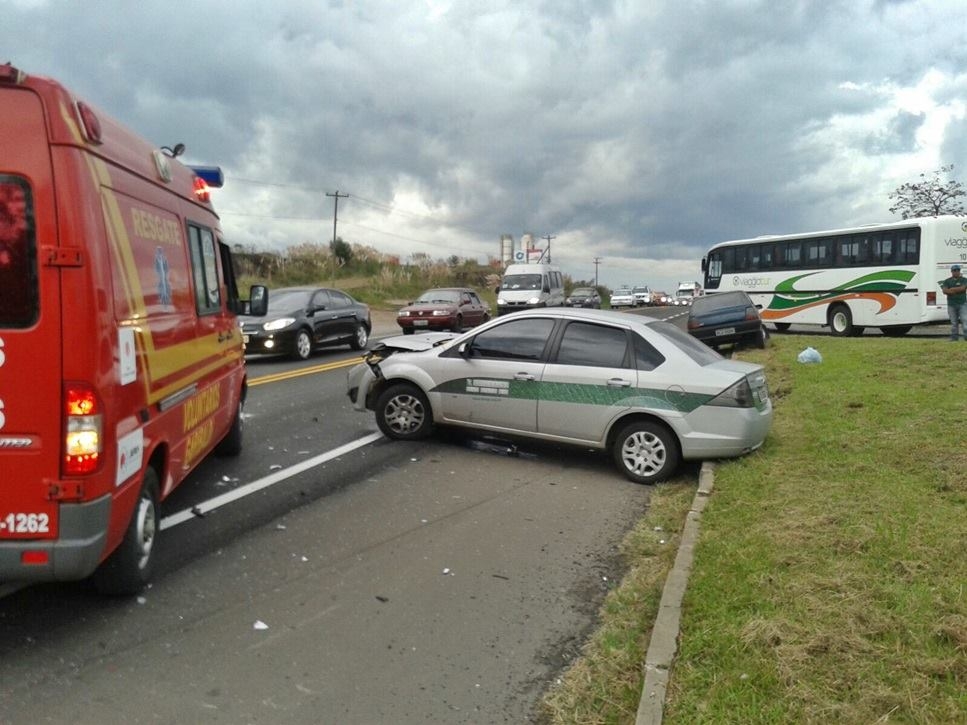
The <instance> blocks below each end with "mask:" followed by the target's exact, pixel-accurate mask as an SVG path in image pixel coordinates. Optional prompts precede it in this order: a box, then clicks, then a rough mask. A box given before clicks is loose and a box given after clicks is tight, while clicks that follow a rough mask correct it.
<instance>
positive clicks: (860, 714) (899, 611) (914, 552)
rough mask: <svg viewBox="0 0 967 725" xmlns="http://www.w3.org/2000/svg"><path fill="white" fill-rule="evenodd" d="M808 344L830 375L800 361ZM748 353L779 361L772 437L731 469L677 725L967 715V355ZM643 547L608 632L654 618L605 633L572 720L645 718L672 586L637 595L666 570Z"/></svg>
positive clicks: (712, 516) (686, 635)
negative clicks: (645, 579)
mask: <svg viewBox="0 0 967 725" xmlns="http://www.w3.org/2000/svg"><path fill="white" fill-rule="evenodd" d="M810 344H811V345H813V346H814V347H816V348H817V349H819V350H820V352H821V353H822V355H823V357H824V362H823V363H822V364H819V365H801V364H799V363H797V362H796V355H797V353H798V352H799V351H800V350H801V349H802V348H804V347H805V346H806V345H810ZM740 356H741V357H742V358H743V359H748V360H752V361H758V362H762V363H764V364H765V365H766V367H767V369H768V375H769V381H770V386H771V389H772V394H773V401H774V403H775V406H776V414H775V421H774V427H773V430H772V433H771V434H770V437H769V439H768V440H767V443H766V445H765V446H764V447H763V449H762V450H761V451H759V452H757V453H755V454H753V455H750V456H747V457H745V458H742V459H738V460H735V461H730V462H723V463H721V464H720V465H719V466H718V468H717V471H716V476H715V491H714V493H713V495H712V497H711V500H710V503H709V506H708V507H707V508H706V510H705V513H704V514H703V517H702V523H701V534H700V537H699V545H698V548H697V550H696V559H695V567H694V569H693V571H692V575H691V578H690V580H689V585H688V591H687V594H686V598H685V603H684V612H683V619H682V634H681V639H680V650H679V655H678V658H677V660H676V663H675V665H674V667H673V670H672V674H671V682H670V686H669V692H668V699H667V702H666V708H665V722H666V723H696V722H713V723H788V722H817V721H832V722H850V723H854V722H856V723H859V722H870V723H872V722H887V721H889V722H917V723H962V722H967V402H965V399H964V396H963V393H962V392H961V389H962V387H963V385H964V382H965V381H967V345H965V344H963V343H958V344H956V345H954V344H948V343H946V342H944V341H942V340H941V339H937V340H924V339H913V338H909V339H891V338H879V337H862V338H851V339H837V338H829V337H814V338H803V337H783V336H774V337H773V338H772V344H771V345H770V346H769V348H767V349H766V350H763V351H743V352H742V353H741V355H740ZM666 495H668V496H671V497H673V498H674V497H678V496H680V492H677V491H676V490H675V489H674V488H669V489H667V490H663V488H662V487H658V488H657V489H656V492H655V496H654V498H653V500H654V501H655V506H661V505H662V504H661V503H660V502H661V500H662V499H663V498H664V497H665V496H666ZM682 520H683V519H681V520H679V521H678V524H679V525H680V524H681V522H682ZM654 526H655V524H653V523H652V522H651V521H645V522H643V524H642V526H641V527H639V530H638V533H637V534H632V536H635V535H637V536H648V532H650V531H653V530H654ZM629 554H630V556H629V565H630V567H631V572H632V574H631V575H630V576H629V577H628V578H627V579H626V581H625V582H623V583H622V585H621V586H620V587H619V588H618V589H617V590H615V591H614V592H612V593H611V595H609V599H608V601H607V602H606V603H605V606H604V608H603V609H602V629H601V632H605V631H607V630H608V628H609V627H612V626H614V624H613V623H614V622H618V621H621V622H626V623H627V622H631V621H633V620H634V616H633V612H632V611H629V610H632V609H637V610H638V614H639V615H641V616H640V621H639V624H638V625H637V627H636V628H635V629H634V631H630V630H629V628H628V625H618V626H620V627H621V631H622V633H623V634H622V636H621V637H620V639H621V640H623V641H624V642H625V643H630V644H627V645H625V646H624V648H623V649H622V647H615V646H613V643H614V641H615V640H616V638H615V637H614V636H613V635H611V636H608V637H603V636H601V633H599V635H597V636H595V637H594V638H593V640H592V641H591V642H590V643H589V645H588V647H587V649H586V653H585V656H584V657H582V659H581V660H580V661H579V662H578V663H576V664H575V666H574V667H573V668H572V669H571V670H570V671H569V672H568V673H567V675H565V677H564V678H563V681H562V683H561V684H560V685H559V686H558V687H555V688H554V689H553V690H552V692H551V693H550V695H549V696H548V698H547V700H546V705H547V707H546V712H547V713H548V715H549V717H550V718H551V719H552V720H553V721H554V722H581V723H598V722H601V723H603V722H634V713H635V709H636V707H637V702H636V701H635V702H631V701H630V700H629V698H633V697H634V694H633V693H635V687H636V685H635V684H632V681H635V682H636V683H637V693H640V683H641V673H640V667H641V662H642V660H643V652H644V651H645V650H646V649H647V640H648V636H649V627H650V621H651V620H652V619H653V613H651V612H650V611H649V610H648V607H649V606H650V604H649V602H651V601H652V600H653V599H654V586H655V585H654V583H651V584H648V585H647V587H646V589H645V590H643V591H641V592H637V593H635V592H634V591H625V590H626V588H627V587H634V586H635V584H634V579H635V578H636V577H635V572H636V571H637V570H638V569H639V568H640V567H641V566H650V565H651V564H650V563H649V561H648V560H647V558H638V559H636V558H635V555H634V553H633V552H631V551H629ZM612 595H614V596H612ZM621 602H627V605H622V604H621ZM631 649H633V650H634V653H635V654H634V655H633V656H629V654H628V651H629V650H631ZM619 660H620V661H624V662H627V664H626V665H625V669H624V671H623V673H622V674H621V675H620V676H619V675H618V674H617V673H616V672H615V671H614V667H613V665H614V664H615V663H616V662H618V661H619ZM610 683H617V684H616V686H615V688H612V686H611V684H610ZM629 693H631V694H629Z"/></svg>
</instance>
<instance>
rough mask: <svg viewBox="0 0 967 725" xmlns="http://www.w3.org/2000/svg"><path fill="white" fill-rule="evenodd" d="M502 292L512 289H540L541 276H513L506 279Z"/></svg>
mask: <svg viewBox="0 0 967 725" xmlns="http://www.w3.org/2000/svg"><path fill="white" fill-rule="evenodd" d="M500 288H501V289H502V290H511V289H540V288H541V276H540V275H539V274H512V275H509V276H507V277H504V283H503V284H502V285H501V286H500Z"/></svg>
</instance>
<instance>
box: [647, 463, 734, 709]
mask: <svg viewBox="0 0 967 725" xmlns="http://www.w3.org/2000/svg"><path fill="white" fill-rule="evenodd" d="M714 483H715V466H714V464H712V463H710V462H708V461H706V462H704V463H703V464H702V471H701V473H699V476H698V490H697V491H696V492H695V498H694V499H693V500H692V508H691V509H690V510H689V512H688V515H687V516H686V517H685V526H684V527H683V529H682V540H681V542H680V543H679V545H678V555H677V556H676V557H675V563H674V565H673V566H672V570H671V571H670V572H669V573H668V578H667V579H666V580H665V588H664V589H663V590H662V595H661V603H660V604H659V605H658V616H657V617H656V618H655V626H654V628H653V629H652V632H651V642H650V643H649V644H648V652H647V653H646V654H645V683H644V686H643V687H642V688H641V700H640V701H639V703H638V715H637V718H636V719H635V725H660V724H661V721H662V714H663V712H664V706H665V691H666V689H667V688H668V678H669V675H670V673H671V667H672V662H673V661H674V659H675V653H676V652H677V651H678V634H679V624H680V622H681V616H682V599H683V598H684V596H685V587H686V585H687V584H688V575H689V573H690V572H691V570H692V560H693V558H694V554H695V543H696V542H697V541H698V524H699V520H700V519H701V515H702V511H703V510H704V509H705V504H706V503H708V497H709V495H711V493H712V486H713V485H714Z"/></svg>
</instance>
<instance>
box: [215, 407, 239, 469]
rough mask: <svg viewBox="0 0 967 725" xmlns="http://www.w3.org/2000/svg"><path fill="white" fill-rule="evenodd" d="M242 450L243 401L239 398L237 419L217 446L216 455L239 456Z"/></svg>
mask: <svg viewBox="0 0 967 725" xmlns="http://www.w3.org/2000/svg"><path fill="white" fill-rule="evenodd" d="M241 452H242V401H241V399H239V401H238V407H237V408H236V409H235V419H234V420H233V421H232V427H231V428H229V429H228V433H226V434H225V437H224V438H222V440H221V441H220V442H219V443H218V445H217V446H215V455H216V456H237V455H240V454H241Z"/></svg>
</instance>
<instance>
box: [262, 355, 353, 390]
mask: <svg viewBox="0 0 967 725" xmlns="http://www.w3.org/2000/svg"><path fill="white" fill-rule="evenodd" d="M362 361H363V358H362V356H360V357H353V358H349V359H348V360H339V361H338V362H331V363H323V364H322V365H313V366H312V367H308V368H299V369H298V370H289V371H287V372H284V373H273V374H272V375H261V376H259V377H257V378H252V379H251V380H249V381H248V386H249V387H250V388H252V387H255V386H256V385H265V384H266V383H277V382H279V381H281V380H291V379H292V378H301V377H302V376H303V375H315V374H316V373H325V372H329V371H330V370H338V369H339V368H348V367H349V366H350V365H356V364H357V363H361V362H362Z"/></svg>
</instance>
